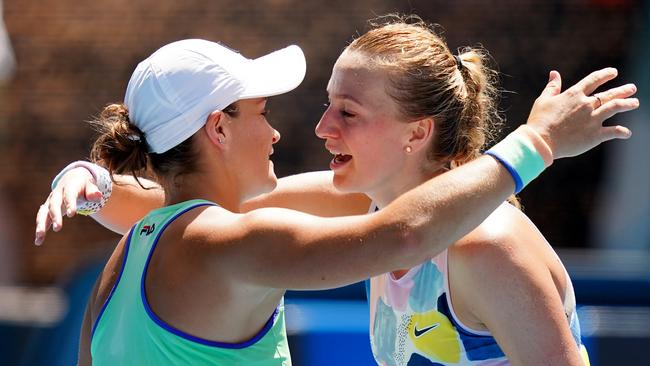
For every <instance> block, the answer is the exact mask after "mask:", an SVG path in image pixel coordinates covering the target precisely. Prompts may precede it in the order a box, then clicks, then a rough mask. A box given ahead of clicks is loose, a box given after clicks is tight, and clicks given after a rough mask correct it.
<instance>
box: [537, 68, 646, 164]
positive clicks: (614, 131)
mask: <svg viewBox="0 0 650 366" xmlns="http://www.w3.org/2000/svg"><path fill="white" fill-rule="evenodd" d="M617 74H618V71H616V69H614V68H605V69H602V70H598V71H595V72H592V73H591V74H589V75H588V76H587V77H585V78H584V79H582V80H580V82H578V83H577V84H576V85H574V86H572V87H570V88H569V89H567V90H565V91H564V92H562V93H561V89H562V80H561V78H560V74H559V73H558V72H557V71H551V73H550V75H549V81H548V84H547V85H546V88H544V90H543V91H542V94H541V95H540V96H539V98H537V100H535V104H534V105H533V108H532V110H531V112H530V116H529V117H528V122H527V124H528V125H529V126H530V127H532V128H533V129H535V130H536V131H537V132H538V133H539V134H540V135H541V136H542V138H543V139H544V140H545V141H546V143H547V144H548V145H549V147H550V148H551V150H552V151H553V158H554V159H559V158H563V157H570V156H576V155H580V154H582V153H584V152H586V151H588V150H590V149H592V148H593V147H595V146H597V145H599V144H600V143H602V142H604V141H607V140H611V139H627V138H629V137H630V136H631V135H632V132H631V131H630V130H629V129H627V128H626V127H623V126H611V127H603V121H605V120H606V119H608V118H610V117H612V116H613V115H615V114H617V113H621V112H627V111H630V110H633V109H636V108H638V107H639V100H638V99H637V98H629V97H630V96H632V95H634V93H636V86H635V85H634V84H627V85H623V86H619V87H617V88H613V89H609V90H607V91H604V92H600V93H596V94H593V95H592V93H593V92H594V91H595V90H596V89H597V88H598V87H600V86H601V85H603V84H604V83H606V82H607V81H609V80H612V79H614V78H615V77H616V76H617Z"/></svg>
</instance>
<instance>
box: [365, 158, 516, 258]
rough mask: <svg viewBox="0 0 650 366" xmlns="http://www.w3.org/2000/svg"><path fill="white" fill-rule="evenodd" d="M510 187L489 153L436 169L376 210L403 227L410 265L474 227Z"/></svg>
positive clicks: (504, 196) (501, 200)
mask: <svg viewBox="0 0 650 366" xmlns="http://www.w3.org/2000/svg"><path fill="white" fill-rule="evenodd" d="M513 191H514V182H513V179H512V176H511V175H510V173H508V171H507V170H506V169H505V168H504V167H503V165H501V164H500V163H498V162H497V161H496V160H495V159H493V158H491V157H489V156H482V157H480V158H479V159H476V160H474V161H472V162H470V163H468V164H465V165H463V166H460V167H458V168H455V169H453V170H451V171H449V172H446V173H444V174H442V175H439V176H437V177H435V178H433V179H431V180H429V181H427V182H425V183H424V184H422V185H420V186H419V187H417V188H415V189H413V190H411V191H409V192H407V193H406V194H404V195H402V196H401V197H399V198H398V199H396V200H395V201H394V202H392V203H391V204H390V205H389V206H387V207H386V208H385V209H383V210H381V211H380V212H378V215H382V216H385V217H387V218H388V220H393V221H398V222H396V223H395V225H399V226H402V227H403V228H404V230H406V231H408V233H407V234H405V236H406V237H407V238H409V239H408V243H409V245H410V246H411V248H410V249H411V250H409V252H412V254H413V258H410V259H409V261H410V262H411V263H406V264H408V265H414V264H417V263H419V262H421V261H422V260H425V259H426V258H431V257H433V256H435V255H436V254H438V253H440V252H442V251H443V250H445V249H446V248H447V247H449V246H450V245H451V244H453V243H454V242H456V241H457V240H459V239H460V238H461V237H463V236H464V235H466V234H468V233H469V232H470V231H472V230H473V229H474V228H475V227H477V226H478V225H479V224H480V223H481V222H482V221H483V220H485V218H486V217H487V216H488V215H489V214H490V213H491V212H492V211H494V210H495V209H496V208H497V207H498V206H499V205H500V204H502V203H503V202H504V201H505V200H506V199H507V198H508V197H509V196H510V195H511V194H512V193H513Z"/></svg>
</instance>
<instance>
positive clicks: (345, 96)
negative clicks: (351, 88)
mask: <svg viewBox="0 0 650 366" xmlns="http://www.w3.org/2000/svg"><path fill="white" fill-rule="evenodd" d="M333 97H334V98H337V99H348V100H351V101H353V102H355V103H357V104H358V105H363V103H361V102H360V101H359V100H358V99H356V98H355V97H353V96H351V95H350V94H334V95H333Z"/></svg>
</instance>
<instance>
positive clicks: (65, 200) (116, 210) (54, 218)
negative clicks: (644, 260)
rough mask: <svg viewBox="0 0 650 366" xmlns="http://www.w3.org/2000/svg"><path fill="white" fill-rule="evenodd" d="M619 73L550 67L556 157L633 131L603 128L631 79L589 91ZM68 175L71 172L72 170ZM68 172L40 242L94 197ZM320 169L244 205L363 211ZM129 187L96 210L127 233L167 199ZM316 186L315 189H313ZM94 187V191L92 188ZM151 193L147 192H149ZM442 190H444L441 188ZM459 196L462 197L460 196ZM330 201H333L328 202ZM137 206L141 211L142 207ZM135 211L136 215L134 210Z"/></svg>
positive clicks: (540, 116)
mask: <svg viewBox="0 0 650 366" xmlns="http://www.w3.org/2000/svg"><path fill="white" fill-rule="evenodd" d="M616 74H617V72H616V70H615V69H611V68H608V69H603V70H599V71H596V72H594V73H592V74H590V75H589V76H587V77H586V78H584V79H583V80H581V81H580V82H579V83H578V84H576V85H574V86H572V87H571V88H569V89H567V90H566V91H565V92H563V93H560V91H561V80H560V75H559V73H557V72H556V71H553V72H551V74H550V79H549V83H548V84H547V86H546V88H545V89H544V91H543V92H542V94H541V95H540V97H539V98H537V100H536V101H535V104H534V105H533V108H532V110H531V114H530V116H529V119H528V123H527V124H528V125H529V126H530V127H532V128H533V129H534V130H535V131H537V133H538V134H540V135H541V136H542V137H543V138H544V140H545V141H546V143H547V144H548V145H549V146H550V147H551V149H552V151H553V155H554V156H553V157H554V158H556V159H557V158H561V157H567V156H574V155H578V154H580V153H582V152H585V151H587V150H589V149H591V148H593V147H594V146H596V145H598V144H600V143H601V142H603V141H607V140H609V139H613V138H628V137H629V136H630V134H631V133H630V131H629V130H628V129H627V128H625V127H622V126H613V127H603V126H602V122H603V121H604V120H605V119H607V118H609V117H611V116H613V115H615V114H617V113H620V112H625V111H629V110H632V109H635V108H637V107H638V106H639V101H638V100H637V99H636V98H629V97H630V96H631V95H633V94H634V93H635V92H636V87H635V86H634V85H632V84H628V85H624V86H621V87H618V88H613V89H610V90H608V91H605V92H601V93H598V95H594V96H592V95H591V94H592V93H593V91H594V90H596V88H598V87H599V86H600V85H602V84H603V83H605V82H607V81H608V80H611V79H613V78H614V77H616ZM79 169H81V168H79ZM75 170H78V169H75ZM68 174H72V171H70V172H69V173H68ZM68 174H66V176H64V177H63V179H62V180H61V181H60V184H59V186H57V189H55V190H54V191H53V192H52V193H51V195H50V197H49V198H48V200H47V201H46V202H45V204H44V205H42V206H41V209H40V210H39V213H38V214H37V220H36V221H37V225H36V239H35V241H36V243H42V242H43V240H44V239H45V234H46V232H47V230H48V229H49V227H50V226H51V225H52V226H53V228H54V230H55V231H58V230H60V228H61V226H62V215H61V212H62V211H64V210H67V211H70V214H69V215H68V216H71V215H73V214H74V201H75V198H76V197H86V198H87V199H92V198H93V197H92V196H89V195H88V194H86V192H87V191H88V190H89V189H88V188H87V186H89V185H92V184H93V182H92V179H89V178H87V177H86V178H83V175H81V173H78V174H77V175H76V177H75V178H73V177H70V179H68ZM320 174H321V175H320V176H318V177H312V178H313V179H306V180H305V181H311V182H312V183H314V185H313V186H312V185H304V186H303V187H304V189H305V191H304V192H306V193H305V194H298V193H297V192H298V191H297V190H296V189H297V188H299V187H300V184H295V183H292V182H294V181H293V179H297V178H291V177H290V178H287V184H286V185H285V187H286V188H287V189H288V191H287V192H289V193H288V194H284V193H282V192H283V191H282V189H281V190H278V191H276V192H274V193H272V194H270V195H265V196H263V197H261V198H259V199H256V200H254V201H251V202H250V203H248V204H247V205H245V206H244V207H243V208H244V209H250V208H253V207H263V206H274V207H287V208H295V209H299V210H307V211H308V212H310V213H314V214H319V215H325V216H329V215H345V214H354V213H359V212H361V211H362V209H361V207H362V206H363V205H364V204H365V202H367V201H366V200H367V199H365V198H364V197H363V196H360V195H353V196H348V195H341V194H338V193H336V192H335V190H333V188H331V183H324V180H323V177H324V176H325V175H324V173H320ZM301 179H302V178H301ZM297 181H298V180H296V182H297ZM130 187H131V188H135V190H130V191H129V190H125V191H124V192H125V193H127V195H124V197H128V198H125V199H118V198H116V199H113V198H111V200H110V201H113V202H111V203H110V207H108V208H106V210H105V211H104V212H102V213H100V214H99V215H97V219H98V221H100V222H102V223H103V224H104V225H107V226H109V227H111V228H112V229H113V230H115V231H118V232H124V231H126V230H128V228H129V227H130V225H131V224H132V223H133V222H135V221H137V219H139V218H140V217H141V216H142V215H143V214H144V213H146V212H147V211H148V210H150V209H151V208H155V207H158V206H160V205H161V204H162V201H163V198H162V197H161V196H160V195H158V196H155V195H154V196H147V194H148V193H147V192H142V191H139V190H138V189H137V186H135V185H131V186H130ZM279 187H283V185H282V184H280V185H279ZM122 188H123V187H120V186H116V187H115V193H114V194H115V195H116V196H118V197H119V196H122V195H121V193H120V190H122ZM312 188H313V190H310V189H312ZM90 190H91V191H92V189H90ZM95 190H96V189H95ZM64 191H65V192H67V193H64ZM151 193H152V192H149V194H151ZM158 194H159V193H158ZM441 194H443V195H444V194H445V193H444V192H441ZM450 194H453V192H450ZM147 197H148V198H147ZM318 197H321V198H318ZM458 198H461V199H462V197H458ZM110 201H109V202H110ZM136 202H137V203H136ZM323 202H325V203H326V204H323ZM328 202H329V204H327V203H328ZM340 202H342V203H340ZM334 203H336V204H334ZM122 205H125V206H122ZM127 205H133V206H134V207H136V209H134V210H129V209H128V208H129V207H131V206H127ZM123 207H124V208H123ZM138 209H140V210H139V211H138ZM321 209H325V211H326V212H324V213H323V212H317V211H318V210H321ZM347 210H350V211H349V212H348V211H347ZM125 212H126V213H128V214H125ZM131 212H133V213H134V214H133V215H130V213H131Z"/></svg>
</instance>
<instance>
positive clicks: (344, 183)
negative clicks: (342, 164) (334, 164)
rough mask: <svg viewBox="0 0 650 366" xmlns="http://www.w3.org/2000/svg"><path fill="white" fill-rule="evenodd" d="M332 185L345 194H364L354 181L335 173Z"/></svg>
mask: <svg viewBox="0 0 650 366" xmlns="http://www.w3.org/2000/svg"><path fill="white" fill-rule="evenodd" d="M332 185H333V186H334V188H336V189H338V190H339V191H341V192H343V193H359V192H361V193H363V191H362V190H361V189H360V188H359V185H358V184H355V183H354V181H353V180H351V179H349V178H348V177H345V176H341V175H338V174H336V173H334V177H333V178H332Z"/></svg>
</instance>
